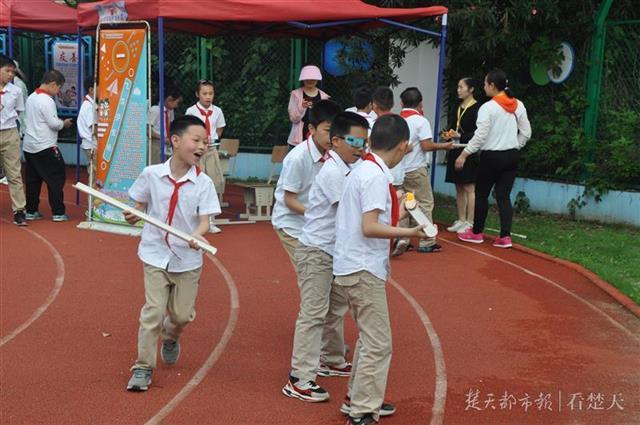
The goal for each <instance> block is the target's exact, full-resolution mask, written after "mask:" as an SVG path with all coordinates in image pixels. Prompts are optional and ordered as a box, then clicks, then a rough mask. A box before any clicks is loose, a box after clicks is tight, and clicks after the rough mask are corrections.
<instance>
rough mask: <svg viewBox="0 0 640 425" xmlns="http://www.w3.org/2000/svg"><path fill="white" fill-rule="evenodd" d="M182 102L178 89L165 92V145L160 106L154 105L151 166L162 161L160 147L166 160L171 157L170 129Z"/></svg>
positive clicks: (151, 118)
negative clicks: (161, 139) (161, 133)
mask: <svg viewBox="0 0 640 425" xmlns="http://www.w3.org/2000/svg"><path fill="white" fill-rule="evenodd" d="M180 102H182V95H181V94H180V92H178V90H177V89H175V88H173V87H169V88H168V89H167V90H166V91H165V98H164V102H163V108H162V110H163V111H164V129H165V131H164V143H161V142H160V104H158V105H153V106H152V107H151V109H150V110H149V122H151V162H150V163H151V164H158V163H160V162H161V159H160V147H161V146H163V152H164V159H165V160H166V159H167V157H168V156H170V155H171V143H170V142H169V128H170V127H171V123H172V122H173V120H174V119H175V110H176V108H177V107H178V106H180Z"/></svg>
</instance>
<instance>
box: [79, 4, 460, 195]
mask: <svg viewBox="0 0 640 425" xmlns="http://www.w3.org/2000/svg"><path fill="white" fill-rule="evenodd" d="M121 5H124V8H125V9H126V14H127V20H128V21H136V20H144V21H150V23H151V24H152V25H155V26H156V29H157V34H158V59H159V69H160V72H159V82H158V83H159V95H160V98H161V99H162V98H164V30H165V29H168V30H172V31H179V32H186V33H191V34H197V35H204V36H211V35H218V36H221V35H237V34H250V35H254V36H268V37H297V38H322V39H328V38H332V37H336V36H339V35H346V34H354V33H355V34H362V33H363V32H364V31H366V30H369V29H371V28H376V27H380V26H384V25H387V26H388V25H391V26H395V27H399V28H404V29H409V30H413V31H417V32H421V33H424V34H428V35H430V36H432V37H435V38H437V39H439V41H440V57H439V67H438V87H437V96H436V108H435V109H436V117H439V116H440V104H441V97H442V71H443V68H444V58H445V53H444V52H445V44H446V34H447V12H448V10H447V8H446V7H443V6H430V7H421V8H414V9H399V8H379V7H376V6H372V5H369V4H366V3H363V2H362V1H360V0H102V1H98V2H94V3H81V4H79V5H78V26H79V27H80V29H81V30H82V31H86V30H90V29H93V28H95V27H96V26H97V25H98V24H99V19H100V17H99V10H101V9H102V10H104V9H110V13H114V16H118V10H117V9H118V7H120V6H121ZM436 16H442V21H441V30H440V32H435V31H430V30H427V29H423V28H419V27H417V26H414V25H411V24H412V23H415V22H418V21H421V20H424V19H425V18H429V17H436ZM160 121H161V125H160V133H161V134H160V138H161V139H163V138H164V134H163V133H164V123H163V121H164V116H163V114H161V115H160ZM438 130H439V119H436V120H435V123H434V134H435V135H436V138H437V134H438ZM161 157H162V158H161V159H162V160H164V152H162V150H161ZM433 158H434V161H435V155H434V156H433ZM434 165H435V164H434ZM434 173H435V166H434V167H432V175H431V183H432V184H433V182H434V178H435V174H434Z"/></svg>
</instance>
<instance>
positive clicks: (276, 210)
mask: <svg viewBox="0 0 640 425" xmlns="http://www.w3.org/2000/svg"><path fill="white" fill-rule="evenodd" d="M340 111H341V109H340V106H339V105H338V104H337V103H335V102H334V101H332V100H321V101H319V102H318V103H316V104H315V105H314V106H313V108H312V109H311V110H310V112H309V134H310V136H309V138H308V139H307V140H305V141H304V142H302V143H300V144H298V145H297V146H296V147H295V148H293V149H292V150H291V151H290V152H289V154H288V155H287V156H286V157H285V158H284V162H283V164H282V171H281V173H280V178H278V183H277V185H276V190H275V195H274V196H275V199H276V203H275V205H274V207H273V214H272V218H271V223H272V224H273V227H274V228H275V230H276V233H277V235H278V237H279V238H280V242H282V246H283V247H284V249H285V251H287V254H288V255H289V258H290V259H291V262H292V263H294V265H295V259H294V252H295V250H296V248H297V247H298V239H299V238H300V233H301V232H302V226H303V225H304V213H305V210H306V209H307V207H308V206H309V190H310V189H311V184H312V183H313V179H314V178H315V177H316V175H317V174H318V172H319V171H320V168H321V167H322V164H323V163H324V161H325V152H326V151H327V150H329V149H331V138H330V136H329V130H330V129H331V122H332V121H333V118H334V117H335V116H336V115H338V114H339V113H340Z"/></svg>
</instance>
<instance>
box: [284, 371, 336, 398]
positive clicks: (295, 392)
mask: <svg viewBox="0 0 640 425" xmlns="http://www.w3.org/2000/svg"><path fill="white" fill-rule="evenodd" d="M282 394H284V395H286V396H287V397H291V398H297V399H300V400H303V401H309V402H311V403H318V402H321V401H327V400H329V393H328V392H327V390H325V389H324V388H322V387H321V386H319V385H318V384H316V383H315V382H314V381H307V382H300V380H299V379H298V378H296V377H294V376H291V375H289V381H288V382H287V385H285V386H284V388H282Z"/></svg>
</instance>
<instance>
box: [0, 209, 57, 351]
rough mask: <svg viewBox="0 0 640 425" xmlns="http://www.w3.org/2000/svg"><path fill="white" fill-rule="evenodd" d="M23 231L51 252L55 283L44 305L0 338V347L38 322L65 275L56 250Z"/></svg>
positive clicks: (26, 228)
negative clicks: (54, 268)
mask: <svg viewBox="0 0 640 425" xmlns="http://www.w3.org/2000/svg"><path fill="white" fill-rule="evenodd" d="M0 220H2V221H3V222H5V223H7V224H9V223H10V222H9V221H7V220H5V219H0ZM24 230H25V231H27V232H28V233H30V234H31V235H33V236H34V237H35V238H36V239H38V240H40V242H42V243H43V244H45V246H46V247H47V248H48V249H49V252H51V255H52V256H53V259H54V260H55V262H56V269H57V275H56V282H55V284H54V285H53V289H52V290H51V292H49V296H48V297H47V299H46V300H45V302H44V304H42V305H41V306H40V307H38V308H37V309H36V310H35V311H34V312H33V314H32V315H31V317H29V319H28V320H27V321H26V322H24V323H22V324H21V325H20V326H18V327H17V328H15V329H14V330H13V331H12V332H11V333H10V334H9V335H7V336H4V337H2V339H0V347H2V346H4V345H5V344H6V343H8V342H9V341H11V340H12V339H13V338H15V337H16V336H18V335H19V334H20V333H21V332H23V331H24V330H25V329H27V328H28V327H29V326H31V325H32V324H33V322H35V321H36V320H38V318H39V317H40V316H42V314H43V313H44V312H45V311H46V310H47V308H49V306H50V305H51V303H53V301H54V300H55V299H56V297H57V296H58V294H59V293H60V290H61V289H62V285H63V284H64V274H65V270H64V261H63V260H62V256H61V255H60V253H59V252H58V250H57V249H56V248H55V247H54V246H53V245H52V244H51V242H49V241H48V240H47V239H46V238H45V237H44V236H41V235H39V234H38V233H36V232H34V231H33V230H31V229H29V228H28V227H24Z"/></svg>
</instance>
